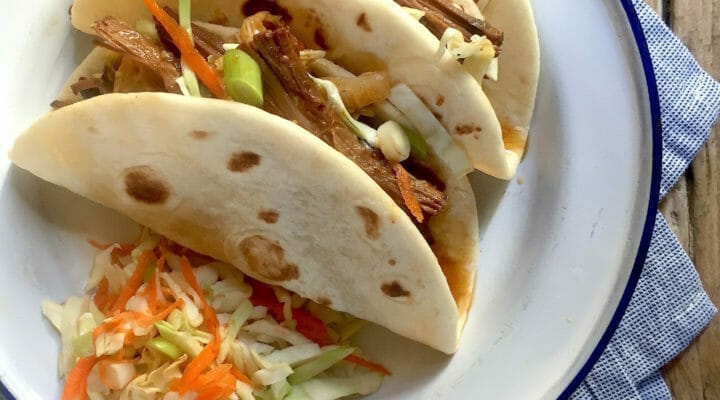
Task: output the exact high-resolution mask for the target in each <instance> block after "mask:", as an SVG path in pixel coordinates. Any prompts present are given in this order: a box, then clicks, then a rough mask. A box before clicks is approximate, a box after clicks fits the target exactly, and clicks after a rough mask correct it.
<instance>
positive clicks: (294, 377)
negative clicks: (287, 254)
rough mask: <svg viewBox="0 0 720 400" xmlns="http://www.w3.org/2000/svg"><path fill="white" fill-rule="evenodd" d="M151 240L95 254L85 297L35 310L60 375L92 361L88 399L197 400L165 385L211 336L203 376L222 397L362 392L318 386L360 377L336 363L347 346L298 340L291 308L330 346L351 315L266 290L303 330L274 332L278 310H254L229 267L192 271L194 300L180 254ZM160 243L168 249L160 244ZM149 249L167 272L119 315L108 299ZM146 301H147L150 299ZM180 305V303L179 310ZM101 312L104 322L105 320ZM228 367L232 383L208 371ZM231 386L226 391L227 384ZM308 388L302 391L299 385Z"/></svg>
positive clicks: (148, 236)
mask: <svg viewBox="0 0 720 400" xmlns="http://www.w3.org/2000/svg"><path fill="white" fill-rule="evenodd" d="M159 243H160V238H159V236H157V235H154V234H152V233H151V232H150V231H149V230H147V229H145V230H143V232H142V233H141V239H139V240H138V241H137V246H136V247H135V248H134V250H133V251H132V253H131V255H119V253H117V252H116V253H114V254H113V251H114V250H115V249H120V248H121V247H120V246H119V245H112V246H110V247H108V249H106V250H103V251H100V252H99V253H98V255H97V256H96V257H95V262H94V264H93V268H92V271H91V282H90V284H88V286H87V288H88V290H89V292H90V293H89V295H86V296H82V297H70V298H69V299H67V300H66V302H65V303H63V304H57V303H54V302H51V301H45V302H43V303H42V312H43V314H44V315H45V316H46V317H47V319H48V320H49V321H50V323H51V324H52V325H53V326H54V327H55V328H56V329H57V330H58V331H59V332H60V336H61V343H62V348H61V352H60V353H61V354H60V357H59V362H58V363H59V371H60V372H61V374H63V375H67V374H68V372H69V371H70V370H71V369H72V368H73V367H74V364H75V361H76V359H78V358H85V357H90V356H93V355H94V356H96V357H98V362H97V364H96V365H95V366H94V368H92V369H91V371H90V372H89V375H88V376H87V382H86V392H87V397H88V398H89V399H91V400H101V399H102V400H123V399H124V400H138V399H140V400H144V399H148V400H157V399H161V398H163V399H170V400H172V399H177V400H181V399H182V400H189V399H193V398H195V397H197V396H198V394H199V393H204V392H202V390H204V389H203V388H202V387H198V388H194V389H191V390H190V391H189V392H187V393H185V394H184V395H183V396H179V394H178V393H177V392H170V385H171V383H172V382H174V381H176V380H178V379H179V378H181V377H182V376H183V371H184V369H185V368H187V366H188V365H189V362H188V361H189V360H192V359H194V358H196V357H197V356H198V355H199V354H200V353H201V352H203V350H204V349H207V346H208V344H209V343H210V342H212V341H213V340H214V339H215V337H216V335H217V336H218V337H219V340H220V346H219V347H220V349H219V351H218V352H217V354H216V355H215V354H213V356H215V357H216V358H215V360H214V363H211V364H210V366H209V367H210V370H208V373H209V372H210V371H218V372H217V373H218V374H223V373H224V374H226V375H224V376H223V377H222V379H220V378H219V379H218V382H224V383H223V385H225V386H224V389H223V390H233V393H232V394H231V395H230V396H229V397H228V398H229V399H233V400H255V399H272V400H283V399H285V398H291V397H292V396H295V398H298V397H297V396H299V395H300V394H303V393H306V394H307V393H310V392H312V391H313V390H316V391H317V390H319V389H317V386H318V385H330V386H329V387H330V388H331V391H330V393H340V392H341V391H344V392H348V393H350V389H354V390H355V392H357V393H360V392H361V391H360V390H359V389H355V388H356V387H359V386H358V385H359V383H354V384H353V383H348V382H350V381H337V382H336V381H330V383H329V384H328V383H327V382H325V383H324V381H322V380H319V379H321V378H322V379H325V378H337V379H346V378H355V377H356V375H357V373H356V371H358V370H360V371H363V369H362V368H363V367H360V366H358V365H356V364H351V363H349V362H346V363H343V362H340V361H341V360H343V359H344V358H345V357H346V356H347V355H348V354H350V353H352V352H353V350H354V349H353V348H351V347H346V346H343V347H338V346H336V345H332V346H326V347H324V348H320V347H319V346H318V345H317V344H316V343H313V342H311V341H310V340H309V339H308V338H306V337H305V336H303V334H302V333H301V332H303V331H302V329H307V328H302V325H301V324H300V322H303V320H302V319H301V314H294V313H293V311H294V310H295V309H296V308H302V311H303V312H306V313H310V314H311V315H313V316H314V317H316V318H318V320H316V321H317V322H316V323H317V324H320V323H322V324H326V325H325V328H326V329H327V332H328V337H329V338H330V340H332V341H333V342H334V343H339V341H340V338H341V337H340V335H339V334H338V333H337V332H343V331H344V330H347V329H349V330H350V331H353V332H354V331H356V325H357V324H356V323H355V321H356V320H355V319H354V318H352V317H350V316H347V315H345V314H343V313H339V312H336V311H332V310H330V309H328V308H327V307H324V306H320V305H318V304H317V303H314V302H312V301H309V300H306V299H303V298H301V297H299V296H297V295H294V294H292V293H290V292H288V291H287V290H285V289H280V288H272V289H273V291H272V292H270V293H274V296H275V298H276V301H277V302H278V304H282V307H283V314H284V316H285V318H284V319H286V320H293V317H298V318H300V319H298V320H297V323H298V325H301V326H300V327H301V328H302V329H301V330H300V331H298V329H297V328H296V326H295V323H292V324H284V325H281V324H280V323H278V322H277V321H276V320H275V317H277V318H278V320H281V319H282V316H278V315H276V313H277V312H278V309H277V308H276V307H277V305H272V307H273V308H272V311H273V312H272V313H268V309H267V308H266V307H262V306H253V302H255V301H256V300H255V299H254V298H253V297H252V295H253V293H252V291H253V286H255V283H253V284H252V285H250V284H249V283H247V282H246V280H245V279H246V278H245V276H244V275H242V273H240V272H239V271H238V270H237V269H235V268H234V267H232V266H230V265H229V264H225V263H220V262H213V263H209V264H207V265H204V266H202V267H197V268H193V273H194V274H195V278H196V280H197V281H198V286H200V289H201V290H200V291H201V292H200V293H197V292H196V291H195V290H193V289H192V286H191V285H190V284H189V283H188V282H187V281H185V278H184V275H183V274H182V272H181V266H180V264H179V257H178V254H176V253H174V252H169V253H167V252H168V247H174V246H167V247H163V248H162V249H159V248H158V246H159ZM163 243H166V242H165V241H164V240H163ZM125 248H126V247H125V245H123V247H122V249H125ZM148 251H150V252H153V254H154V255H159V253H160V252H163V253H164V254H166V255H167V264H168V266H169V269H170V271H165V272H162V273H159V274H156V276H157V280H156V281H154V282H148V276H147V274H146V276H145V282H146V283H144V284H141V285H140V286H139V287H138V288H137V289H135V291H134V292H133V293H132V294H131V295H130V296H129V299H128V301H127V302H126V304H125V307H124V309H122V310H116V309H114V308H113V307H112V306H113V304H117V303H116V300H115V298H114V296H117V295H118V294H119V293H120V292H121V291H123V292H124V291H126V290H127V289H126V288H125V285H126V284H127V282H128V278H129V277H130V276H131V275H132V274H133V271H135V269H136V268H137V267H138V262H139V257H140V256H141V255H142V254H143V253H144V252H148ZM180 254H182V253H180ZM104 278H106V279H107V280H108V289H109V290H108V292H109V293H106V294H105V296H107V297H98V296H97V293H93V290H94V289H96V288H97V287H98V285H99V283H100V282H101V281H102V279H104ZM151 284H154V285H156V286H157V287H156V291H154V292H153V291H151V290H150V285H151ZM113 288H114V289H113ZM133 289H134V288H133ZM112 290H115V292H112ZM153 294H154V295H155V298H154V299H152V298H151V297H150V296H151V295H153ZM93 295H95V298H94V299H93V298H92V296H93ZM201 296H204V297H206V298H207V301H208V302H209V304H210V308H212V310H204V309H203V308H202V307H205V303H204V302H203V301H202V297H201ZM251 299H252V301H251ZM150 300H153V301H150ZM179 300H182V304H178V303H177V302H178V301H179ZM168 307H170V308H168ZM101 310H104V311H105V312H108V313H109V315H107V316H106V315H104V313H103V311H101ZM163 310H165V311H163ZM209 312H212V313H214V314H215V315H216V316H217V320H218V323H219V324H220V325H219V326H217V327H216V328H217V331H215V330H214V329H213V326H208V324H207V321H205V318H204V317H203V315H212V314H208V313H209ZM209 318H211V317H208V319H209ZM213 319H214V318H213ZM306 334H307V333H306ZM309 336H310V335H309ZM228 363H230V364H232V366H233V367H234V368H235V369H236V370H232V375H233V377H232V378H231V377H230V371H229V369H222V368H220V369H217V370H215V369H214V367H215V366H221V365H223V364H225V365H226V366H227V364H228ZM221 370H222V372H220V371H221ZM238 373H239V374H243V375H245V377H251V378H250V379H251V380H252V381H253V382H254V385H248V384H247V383H245V380H246V379H247V378H245V377H243V376H241V375H238ZM228 379H233V380H231V381H228ZM311 382H314V383H312V384H311ZM343 382H344V383H343ZM229 384H232V385H233V387H231V388H230V387H228V385H229ZM291 384H295V385H296V386H295V387H293V386H292V385H291ZM306 384H308V387H309V389H310V392H308V391H307V390H306V389H305V387H304V386H303V385H306ZM313 385H315V386H313ZM332 385H335V386H332ZM343 385H344V386H343ZM353 385H355V386H353ZM338 387H339V388H340V389H338ZM195 390H197V392H196V391H195ZM213 390H215V389H213ZM355 392H353V393H355ZM201 397H202V396H201ZM306 398H311V397H306Z"/></svg>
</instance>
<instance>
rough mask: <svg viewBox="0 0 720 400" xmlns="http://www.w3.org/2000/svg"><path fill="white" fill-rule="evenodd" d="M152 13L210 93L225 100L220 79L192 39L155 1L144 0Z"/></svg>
mask: <svg viewBox="0 0 720 400" xmlns="http://www.w3.org/2000/svg"><path fill="white" fill-rule="evenodd" d="M143 3H145V6H146V7H147V8H148V10H150V13H152V15H153V16H154V17H155V18H156V19H157V20H158V22H160V25H162V26H163V28H165V30H166V31H167V32H168V34H170V37H171V38H172V41H173V43H175V46H177V48H178V49H179V50H180V54H181V55H182V59H183V60H184V61H185V62H186V63H187V65H188V66H189V67H190V68H191V69H192V70H193V72H195V74H197V76H198V78H200V80H201V81H202V83H204V84H205V86H207V88H208V89H210V92H212V94H213V95H214V96H215V97H217V98H218V99H224V98H225V89H223V87H222V85H221V84H220V79H218V76H217V75H216V74H215V71H214V70H213V69H212V67H211V66H210V64H208V62H207V60H205V58H203V56H202V55H200V53H199V52H198V51H197V49H195V45H194V44H193V42H192V38H191V37H190V35H188V33H187V31H186V30H185V29H183V28H182V27H181V26H180V25H179V24H178V23H177V21H175V19H173V18H172V17H171V16H170V15H168V13H166V12H165V10H163V9H162V8H161V7H160V6H158V4H157V3H156V2H155V0H143Z"/></svg>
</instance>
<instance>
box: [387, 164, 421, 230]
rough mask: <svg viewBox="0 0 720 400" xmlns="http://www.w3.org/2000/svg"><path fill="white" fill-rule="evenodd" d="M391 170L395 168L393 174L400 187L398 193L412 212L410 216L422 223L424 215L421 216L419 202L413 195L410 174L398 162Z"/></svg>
mask: <svg viewBox="0 0 720 400" xmlns="http://www.w3.org/2000/svg"><path fill="white" fill-rule="evenodd" d="M393 170H395V176H397V180H398V187H399V188H400V194H402V198H403V201H405V205H406V206H407V208H408V210H410V214H412V216H413V217H415V219H416V220H417V221H418V222H419V223H422V222H423V220H424V219H425V217H423V213H422V208H420V203H418V201H417V199H416V198H415V195H414V194H413V192H412V187H411V186H410V176H409V175H408V173H407V171H406V170H405V168H403V166H402V165H400V164H395V166H394V167H393Z"/></svg>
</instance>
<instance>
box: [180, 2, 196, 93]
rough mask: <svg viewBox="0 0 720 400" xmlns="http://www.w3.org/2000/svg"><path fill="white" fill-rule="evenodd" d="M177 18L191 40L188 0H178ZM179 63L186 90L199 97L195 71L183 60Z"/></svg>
mask: <svg viewBox="0 0 720 400" xmlns="http://www.w3.org/2000/svg"><path fill="white" fill-rule="evenodd" d="M178 20H179V23H180V26H181V27H183V28H185V30H186V31H187V34H188V35H189V36H190V40H193V39H192V37H193V35H192V20H191V18H190V0H178ZM180 65H181V66H182V75H183V79H184V80H185V85H187V89H188V92H190V95H191V96H193V97H201V95H200V85H199V84H198V80H197V76H196V75H195V72H193V70H192V69H191V68H190V67H189V66H188V65H187V64H186V63H185V61H184V60H181V63H180Z"/></svg>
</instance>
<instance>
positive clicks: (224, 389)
mask: <svg viewBox="0 0 720 400" xmlns="http://www.w3.org/2000/svg"><path fill="white" fill-rule="evenodd" d="M231 371H232V365H230V364H222V365H219V366H217V367H215V368H213V369H211V370H210V371H208V372H206V373H204V374H202V375H200V376H198V378H197V379H196V380H195V382H193V385H192V388H191V390H192V391H193V392H195V393H196V395H197V397H196V400H220V399H225V398H227V396H229V395H230V394H231V393H232V392H233V391H235V377H234V376H233V375H232V372H231Z"/></svg>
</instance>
